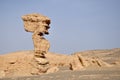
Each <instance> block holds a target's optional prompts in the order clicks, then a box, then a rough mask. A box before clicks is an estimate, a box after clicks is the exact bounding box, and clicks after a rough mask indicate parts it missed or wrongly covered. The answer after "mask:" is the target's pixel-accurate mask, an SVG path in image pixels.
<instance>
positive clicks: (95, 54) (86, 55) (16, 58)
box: [0, 49, 120, 78]
mask: <svg viewBox="0 0 120 80" xmlns="http://www.w3.org/2000/svg"><path fill="white" fill-rule="evenodd" d="M119 54H120V49H112V50H92V51H85V52H78V53H75V54H72V55H64V54H55V53H50V52H49V53H47V54H46V58H47V59H48V60H49V62H50V67H51V68H50V69H49V70H48V71H47V72H46V73H47V74H48V73H53V72H57V71H60V69H61V68H60V67H67V68H68V69H69V70H77V71H78V70H83V69H85V68H88V67H111V66H114V65H116V64H117V65H119V64H120V56H119ZM33 56H34V51H20V52H14V53H9V54H3V55H0V77H1V78H4V77H18V76H32V75H40V74H37V71H38V70H37V69H36V66H35V65H33V64H34V61H33ZM111 61H112V63H110V62H111ZM34 73H36V74H34Z"/></svg>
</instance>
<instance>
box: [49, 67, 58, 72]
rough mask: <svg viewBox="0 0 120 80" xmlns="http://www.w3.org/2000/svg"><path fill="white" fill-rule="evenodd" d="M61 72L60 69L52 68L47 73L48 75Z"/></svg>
mask: <svg viewBox="0 0 120 80" xmlns="http://www.w3.org/2000/svg"><path fill="white" fill-rule="evenodd" d="M58 70H59V68H58V67H56V66H55V67H51V68H49V69H48V71H47V73H54V72H57V71H58Z"/></svg>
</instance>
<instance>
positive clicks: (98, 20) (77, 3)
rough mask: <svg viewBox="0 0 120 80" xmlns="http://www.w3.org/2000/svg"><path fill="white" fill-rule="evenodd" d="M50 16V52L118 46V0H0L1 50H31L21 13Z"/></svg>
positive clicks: (29, 36) (119, 12)
mask: <svg viewBox="0 0 120 80" xmlns="http://www.w3.org/2000/svg"><path fill="white" fill-rule="evenodd" d="M31 13H39V14H43V15H45V16H48V17H49V18H50V19H51V24H50V27H51V28H50V30H49V32H50V34H49V35H47V36H45V38H46V39H48V40H49V41H50V44H51V47H50V50H49V51H50V52H55V53H61V54H71V53H74V52H80V51H86V50H95V49H112V48H120V0H0V54H3V53H9V52H16V51H23V50H34V46H33V41H32V33H30V32H26V31H25V30H24V26H23V21H22V19H21V16H23V15H26V14H31Z"/></svg>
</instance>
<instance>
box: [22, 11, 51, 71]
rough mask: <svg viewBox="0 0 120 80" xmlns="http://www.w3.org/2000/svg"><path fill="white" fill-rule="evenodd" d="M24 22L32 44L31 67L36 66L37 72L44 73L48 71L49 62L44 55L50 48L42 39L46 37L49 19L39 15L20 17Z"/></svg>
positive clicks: (47, 42)
mask: <svg viewBox="0 0 120 80" xmlns="http://www.w3.org/2000/svg"><path fill="white" fill-rule="evenodd" d="M22 19H23V21H24V29H25V30H26V31H27V32H32V33H33V35H32V39H33V43H34V58H33V60H34V62H35V63H37V64H35V63H33V65H35V66H37V67H36V68H37V69H39V72H40V73H41V72H42V73H45V72H46V71H47V70H48V69H49V61H48V60H47V59H46V57H45V54H46V53H47V52H48V50H49V48H50V43H49V41H48V40H46V39H45V38H44V35H46V34H47V35H48V34H49V32H48V29H49V28H50V26H49V24H50V19H49V18H48V17H46V16H43V15H41V14H36V13H34V14H27V15H24V16H22Z"/></svg>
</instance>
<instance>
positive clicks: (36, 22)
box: [22, 13, 50, 32]
mask: <svg viewBox="0 0 120 80" xmlns="http://www.w3.org/2000/svg"><path fill="white" fill-rule="evenodd" d="M22 19H23V21H24V28H25V30H26V31H28V32H35V30H36V29H37V28H39V27H41V26H48V25H49V24H50V19H49V18H48V17H46V16H43V15H41V14H37V13H33V14H27V15H24V16H22Z"/></svg>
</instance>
